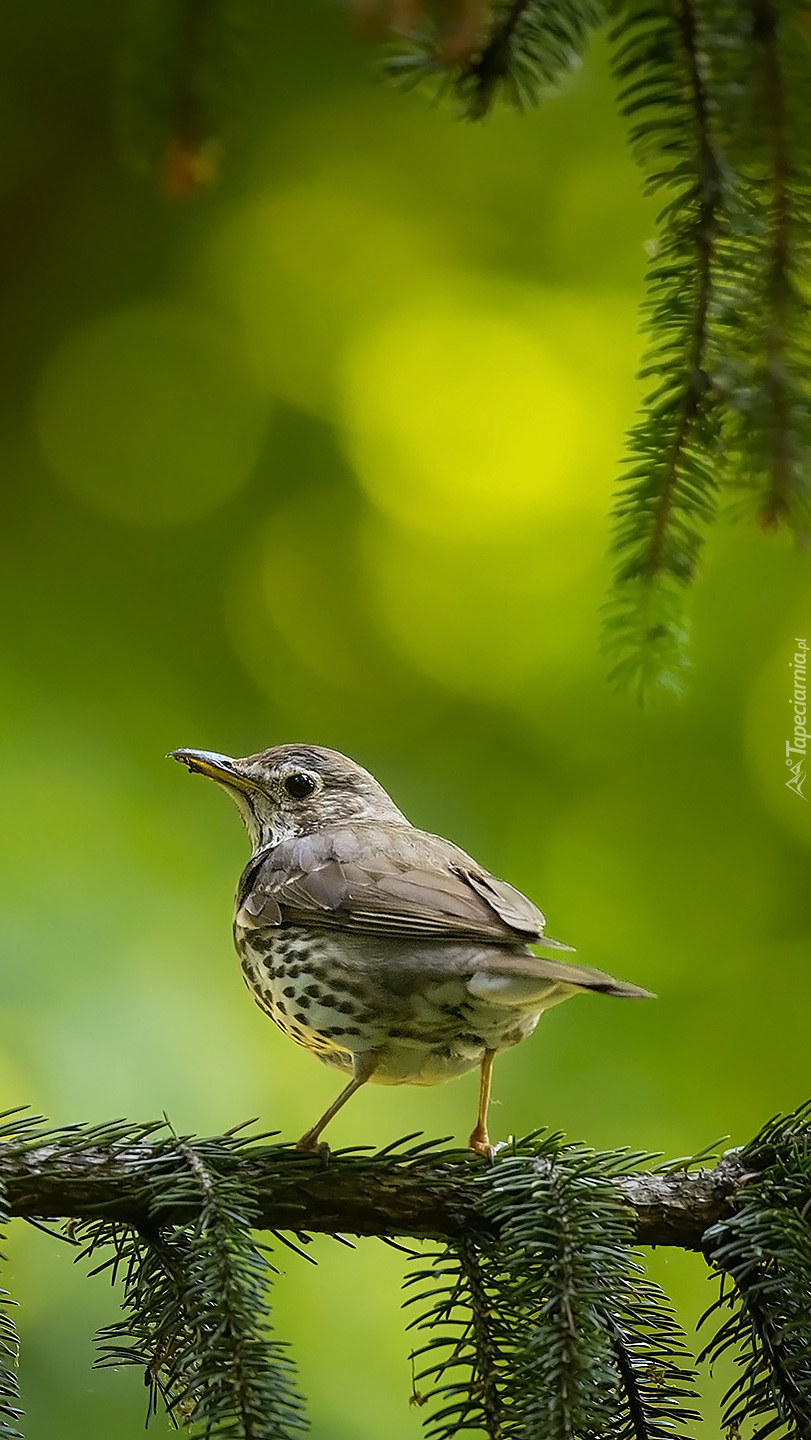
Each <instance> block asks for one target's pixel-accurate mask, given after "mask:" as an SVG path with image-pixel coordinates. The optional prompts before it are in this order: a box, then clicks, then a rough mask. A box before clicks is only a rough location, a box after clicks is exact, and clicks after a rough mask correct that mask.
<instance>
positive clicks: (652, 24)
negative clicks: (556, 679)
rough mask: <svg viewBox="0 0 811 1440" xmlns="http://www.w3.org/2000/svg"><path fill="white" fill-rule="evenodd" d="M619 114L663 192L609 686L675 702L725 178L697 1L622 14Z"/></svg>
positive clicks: (644, 5) (696, 515) (706, 507)
mask: <svg viewBox="0 0 811 1440" xmlns="http://www.w3.org/2000/svg"><path fill="white" fill-rule="evenodd" d="M611 38H612V43H613V45H614V70H615V74H616V76H617V80H618V83H619V89H620V97H619V98H620V108H621V110H622V112H623V114H624V115H625V116H626V118H627V119H628V120H629V121H630V131H631V143H632V146H633V148H634V151H635V153H636V156H637V159H638V160H639V162H640V164H641V166H642V168H643V170H644V172H645V174H646V183H647V188H648V189H649V190H650V191H652V192H659V191H661V190H662V189H665V188H666V189H667V191H668V199H667V203H666V204H665V206H664V208H663V210H662V212H661V214H660V216H659V225H660V235H659V238H658V240H657V242H656V251H655V256H654V258H653V260H652V262H651V265H650V268H649V272H648V298H647V300H646V302H645V310H646V314H647V329H648V334H649V337H650V347H649V351H648V354H647V356H646V359H645V362H644V365H643V369H642V372H641V374H642V377H643V378H644V379H645V380H647V381H649V382H653V384H652V389H651V390H650V392H649V393H648V395H647V397H646V400H645V408H644V412H643V415H642V417H641V418H640V420H639V421H638V423H637V424H636V426H635V427H634V429H633V430H632V431H631V433H630V436H629V440H628V445H629V451H630V455H629V461H628V465H627V469H626V472H625V475H624V477H623V479H622V483H621V491H620V497H619V499H618V501H617V503H616V506H615V509H614V516H615V534H614V550H615V552H616V554H617V562H618V563H617V570H616V577H615V591H614V595H613V597H612V599H611V600H610V601H609V604H608V606H607V609H606V624H605V641H606V648H607V650H608V653H609V655H610V656H611V659H612V662H613V668H612V671H611V678H612V679H613V680H614V681H615V682H618V683H619V684H620V685H621V686H623V687H626V688H632V689H635V690H636V691H637V693H638V695H639V697H640V698H641V699H644V698H646V697H647V695H648V694H650V693H651V692H652V691H655V690H656V689H671V690H678V689H679V688H680V685H681V679H682V676H683V672H684V669H685V666H686V663H687V657H688V647H687V630H686V624H685V620H684V616H683V594H684V590H685V587H686V586H687V585H688V584H689V583H690V582H691V581H692V580H693V578H694V576H695V574H696V570H697V566H698V560H699V556H700V553H701V548H702V545H703V539H704V532H705V530H706V528H707V526H708V525H709V524H710V523H711V521H712V520H713V518H714V515H715V510H716V488H717V486H716V478H715V474H714V465H713V456H714V448H715V443H716V438H717V431H718V413H717V405H716V403H715V399H716V397H715V395H714V383H713V375H712V372H713V369H714V365H715V356H714V353H713V351H714V343H715V342H714V332H713V322H714V319H715V312H716V311H717V308H718V304H719V298H718V295H717V288H718V265H719V238H720V231H721V226H722V216H723V213H724V209H725V206H726V205H727V204H728V200H727V191H728V189H729V186H730V181H729V175H728V167H727V164H726V161H725V159H724V156H723V154H722V152H721V150H720V147H719V144H718V140H717V137H716V134H715V129H714V125H713V114H714V111H715V110H716V109H717V108H718V107H719V105H720V104H721V97H720V96H719V95H718V94H716V93H714V91H713V76H712V72H711V67H710V62H709V59H708V48H709V45H710V40H709V37H708V35H707V33H706V28H705V26H704V23H703V14H702V10H701V8H700V5H699V3H698V0H667V3H665V4H664V5H663V6H662V7H661V8H659V7H656V6H652V5H651V4H650V3H649V0H627V3H626V4H625V5H624V6H623V8H622V10H621V12H620V17H619V20H618V23H617V25H616V26H615V28H614V30H613V33H612V37H611Z"/></svg>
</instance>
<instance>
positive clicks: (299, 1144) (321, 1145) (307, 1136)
mask: <svg viewBox="0 0 811 1440" xmlns="http://www.w3.org/2000/svg"><path fill="white" fill-rule="evenodd" d="M296 1149H297V1150H309V1152H310V1154H311V1155H318V1156H319V1157H320V1158H321V1159H322V1160H323V1162H324V1164H325V1165H328V1164H329V1157H330V1148H329V1145H328V1144H327V1142H326V1140H319V1138H318V1131H317V1130H305V1132H304V1134H303V1135H302V1137H301V1139H300V1140H297V1141H296Z"/></svg>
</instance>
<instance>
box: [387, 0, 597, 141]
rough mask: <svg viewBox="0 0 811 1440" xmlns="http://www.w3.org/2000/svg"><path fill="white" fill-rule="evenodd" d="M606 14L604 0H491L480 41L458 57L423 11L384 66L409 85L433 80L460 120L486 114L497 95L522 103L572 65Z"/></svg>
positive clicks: (525, 104)
mask: <svg viewBox="0 0 811 1440" xmlns="http://www.w3.org/2000/svg"><path fill="white" fill-rule="evenodd" d="M604 14H605V12H604V9H603V5H602V3H601V0H496V3H493V4H491V5H490V6H489V7H488V17H487V24H486V26H485V28H484V32H483V34H482V37H481V42H480V44H479V45H478V46H477V47H476V48H475V49H473V50H472V51H471V52H470V53H465V54H463V55H461V56H457V57H455V61H454V58H453V57H449V55H448V50H447V46H446V43H445V40H444V35H443V31H442V29H441V28H438V27H437V26H436V25H432V24H431V23H430V20H429V19H428V17H427V16H424V17H423V26H422V28H421V29H420V30H419V31H416V32H414V33H413V34H411V35H409V36H405V37H399V38H395V39H394V40H393V42H392V45H391V47H390V51H389V54H388V56H387V58H386V61H385V68H386V70H387V71H388V73H389V74H390V75H392V76H393V77H395V78H396V79H398V80H400V81H401V82H403V83H405V84H408V85H413V84H416V83H418V82H419V81H425V80H430V79H433V80H434V81H435V82H436V88H437V91H438V93H439V94H447V93H450V94H451V95H452V97H453V99H454V101H455V104H456V108H457V110H458V113H459V115H460V117H461V118H462V119H465V120H483V119H484V118H485V116H486V115H488V114H489V113H490V111H491V110H492V108H493V106H494V104H495V103H496V102H497V100H499V99H500V98H502V97H503V98H504V99H506V100H507V101H508V102H509V103H511V104H512V105H514V106H516V107H517V108H518V109H519V110H525V109H528V108H529V107H531V106H533V105H537V103H538V100H539V98H540V96H541V94H542V93H543V92H544V91H548V90H550V89H552V88H553V87H554V86H556V85H558V84H559V83H560V81H561V80H562V79H563V78H564V77H565V76H566V75H567V74H569V73H570V72H571V71H572V70H573V69H574V68H576V66H577V65H578V64H579V63H580V60H581V57H582V55H583V52H584V50H585V48H586V44H587V42H588V37H589V32H590V31H591V30H592V29H593V28H594V27H595V26H596V25H599V24H600V23H601V21H602V20H603V18H604Z"/></svg>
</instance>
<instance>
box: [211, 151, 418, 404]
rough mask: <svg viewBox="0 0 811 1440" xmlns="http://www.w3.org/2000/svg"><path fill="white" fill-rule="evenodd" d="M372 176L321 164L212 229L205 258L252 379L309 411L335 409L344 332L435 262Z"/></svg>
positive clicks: (405, 291)
mask: <svg viewBox="0 0 811 1440" xmlns="http://www.w3.org/2000/svg"><path fill="white" fill-rule="evenodd" d="M376 178H377V177H376V176H375V175H374V174H371V175H370V174H353V173H352V172H351V171H350V172H349V173H348V174H346V173H343V172H337V173H336V172H334V171H332V170H327V171H325V172H324V173H322V174H320V175H318V176H316V177H314V178H313V179H312V180H309V181H301V182H299V183H298V184H296V185H293V186H290V187H288V188H283V189H279V190H278V191H275V192H270V193H267V194H263V195H259V196H257V197H254V198H253V199H252V200H251V201H250V202H249V203H248V204H246V205H245V206H243V207H242V208H241V209H239V210H237V211H236V212H234V213H233V214H232V215H231V216H230V217H229V218H228V220H227V221H226V223H225V224H224V225H223V226H222V227H221V228H220V229H219V230H218V231H217V232H216V233H215V235H214V237H213V239H212V242H211V244H210V246H209V249H208V253H207V257H206V261H205V274H206V284H207V287H208V289H209V291H210V293H211V294H212V295H213V296H214V298H215V299H216V302H217V304H220V305H221V304H223V303H224V304H225V305H226V306H227V307H228V308H229V309H230V311H231V313H232V314H234V315H235V316H236V317H237V318H238V320H239V323H240V326H241V327H242V330H243V333H244V335H245V339H246V345H247V347H248V354H249V358H250V363H251V366H252V369H253V372H254V374H255V376H256V378H257V381H258V382H259V383H260V384H261V385H263V386H264V387H265V388H267V389H268V390H270V391H271V392H272V393H273V394H276V395H279V396H281V397H282V398H283V399H285V400H288V401H290V402H292V403H294V404H296V405H300V406H302V407H304V408H306V409H309V410H312V411H315V412H316V413H318V414H321V413H329V414H331V413H332V410H333V408H334V403H335V394H334V392H335V366H336V363H337V360H338V357H339V356H340V354H341V351H342V348H343V345H344V344H345V342H346V337H347V335H352V334H353V333H354V331H355V329H356V328H357V326H358V324H363V323H364V322H365V320H366V319H367V317H368V315H369V313H370V312H371V313H375V311H376V309H377V308H378V307H379V306H380V304H381V302H382V300H383V299H384V297H387V296H388V295H389V294H390V293H391V291H392V289H393V288H394V289H396V291H397V293H398V294H400V295H403V294H409V293H410V292H411V291H412V290H415V289H419V288H420V287H424V285H425V284H426V277H427V276H428V275H431V274H433V273H434V271H435V269H436V267H437V264H438V257H437V254H436V246H435V244H434V242H433V241H432V239H431V238H430V237H429V235H428V234H427V233H426V231H425V230H424V229H422V228H420V227H419V226H418V225H415V224H414V223H413V222H412V221H410V220H409V219H408V218H407V216H405V215H403V214H400V213H398V212H397V211H396V210H395V209H391V208H385V207H384V206H382V205H380V204H379V203H377V202H376V201H375V199H374V198H373V196H374V192H375V189H376V185H375V181H376Z"/></svg>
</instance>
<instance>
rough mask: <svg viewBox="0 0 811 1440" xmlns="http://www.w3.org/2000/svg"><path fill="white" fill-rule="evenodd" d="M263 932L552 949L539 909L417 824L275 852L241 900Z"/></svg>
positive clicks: (333, 836) (336, 829)
mask: <svg viewBox="0 0 811 1440" xmlns="http://www.w3.org/2000/svg"><path fill="white" fill-rule="evenodd" d="M237 903H238V906H241V907H242V908H243V910H244V912H245V914H246V918H247V919H248V920H249V923H252V924H254V925H259V926H273V925H284V924H288V925H318V926H333V925H334V926H339V927H340V928H341V929H343V930H351V931H355V932H363V933H366V934H375V935H379V936H381V937H389V938H392V939H393V938H395V937H400V938H402V937H406V936H413V937H415V938H418V939H446V940H454V939H458V940H470V941H479V942H483V943H485V944H490V945H505V944H506V945H521V944H532V943H535V944H540V945H546V946H549V945H551V946H552V947H553V948H562V949H568V948H569V947H568V946H560V945H559V942H556V941H554V940H549V939H547V938H546V937H544V934H543V927H544V924H545V921H544V917H543V915H542V913H541V911H540V910H538V908H537V907H536V906H535V905H533V904H532V902H531V901H530V900H527V899H526V897H525V896H523V895H521V894H520V892H519V891H518V890H514V889H513V887H512V886H511V885H507V884H505V883H504V881H501V880H496V879H495V878H494V877H493V876H492V875H489V874H488V873H487V872H486V871H485V870H482V869H481V867H480V866H478V865H477V864H476V862H475V861H474V860H472V859H471V858H470V856H469V855H466V854H465V853H464V851H463V850H459V849H458V847H457V846H455V845H452V844H451V843H450V841H448V840H442V839H440V838H439V837H438V836H436V835H427V834H425V833H424V832H423V831H421V830H415V829H414V828H413V827H412V826H410V825H400V824H386V823H380V822H374V821H367V822H364V823H357V822H356V823H355V824H353V825H351V826H338V825H336V826H325V827H323V828H322V829H320V830H318V831H316V832H314V833H313V834H312V835H304V836H300V837H298V838H297V839H294V840H287V841H283V842H282V843H281V844H280V845H275V846H273V847H272V848H271V849H270V850H268V851H266V852H265V853H264V855H262V856H258V857H257V858H256V860H254V861H253V862H252V863H251V865H249V866H248V869H247V870H246V872H245V875H244V876H243V880H242V884H241V886H240V892H239V895H238V900H237Z"/></svg>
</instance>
